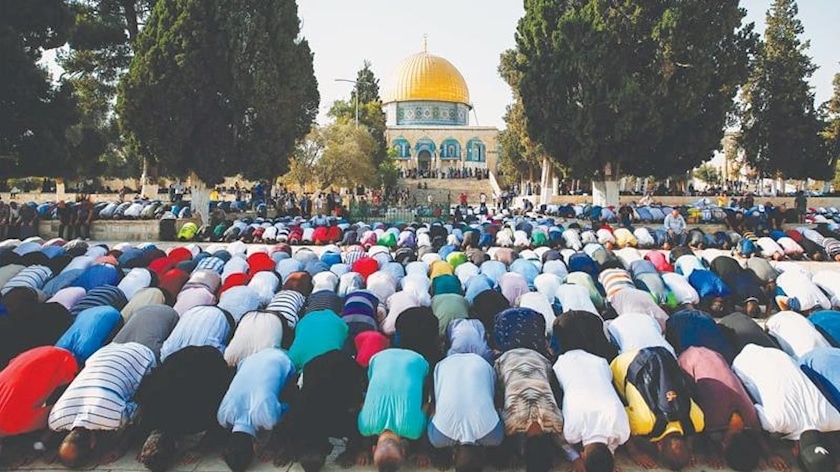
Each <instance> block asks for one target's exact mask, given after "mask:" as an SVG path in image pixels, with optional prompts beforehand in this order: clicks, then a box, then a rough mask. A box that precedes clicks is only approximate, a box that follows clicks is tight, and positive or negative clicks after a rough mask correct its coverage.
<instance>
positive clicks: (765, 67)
mask: <svg viewBox="0 0 840 472" xmlns="http://www.w3.org/2000/svg"><path fill="white" fill-rule="evenodd" d="M798 11H799V10H798V7H797V5H796V1H795V0H775V1H774V2H773V5H772V6H771V8H770V10H769V11H768V12H767V20H766V21H767V29H766V30H765V32H764V39H763V41H762V43H761V44H760V46H759V51H758V54H757V55H756V56H755V58H754V59H753V63H752V67H751V73H750V77H749V79H748V80H747V83H746V84H745V85H744V87H743V110H742V128H743V134H742V137H741V146H742V147H743V148H744V149H745V150H746V153H747V154H746V156H747V162H748V163H749V164H750V165H752V166H753V167H755V168H756V170H758V171H759V173H760V174H761V175H762V176H764V177H776V176H777V175H779V174H781V175H782V176H785V177H789V178H797V179H801V178H806V177H814V178H828V176H829V175H830V171H829V169H828V167H829V166H828V161H827V158H826V153H825V151H824V149H823V148H822V142H821V140H820V137H819V132H820V128H821V124H820V120H819V118H818V115H817V113H816V111H815V109H814V92H813V90H812V88H811V86H810V85H809V83H808V79H809V78H810V77H811V75H812V74H813V73H814V71H815V70H816V69H817V68H816V66H814V64H813V63H812V62H811V58H810V57H808V54H807V51H808V47H809V42H808V41H802V40H801V39H800V37H801V36H802V33H803V32H804V28H803V27H802V22H801V21H799V19H798V18H797V14H798ZM827 174H828V175H827Z"/></svg>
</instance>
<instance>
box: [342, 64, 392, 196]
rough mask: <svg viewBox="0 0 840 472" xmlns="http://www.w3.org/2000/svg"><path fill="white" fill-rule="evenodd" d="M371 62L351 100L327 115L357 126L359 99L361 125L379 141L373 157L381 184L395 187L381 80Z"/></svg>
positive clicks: (358, 79)
mask: <svg viewBox="0 0 840 472" xmlns="http://www.w3.org/2000/svg"><path fill="white" fill-rule="evenodd" d="M372 65H373V64H372V63H371V62H370V61H367V60H366V61H364V62H363V63H362V68H361V69H359V71H358V72H357V73H356V83H355V84H354V86H353V91H352V92H351V93H350V99H349V100H336V101H335V102H333V104H332V106H331V107H330V111H329V112H328V113H327V115H328V116H329V117H330V118H333V119H334V120H335V121H336V122H338V123H345V124H346V123H351V124H352V123H355V121H356V97H357V96H358V98H359V101H358V105H359V125H362V126H365V127H366V128H367V129H368V130H369V131H370V133H371V135H372V136H373V138H374V139H375V140H376V149H375V152H374V155H373V162H374V166H375V167H376V169H377V182H375V183H378V184H380V185H382V184H385V185H394V184H395V183H396V179H394V178H392V177H393V175H394V172H393V169H392V168H393V167H394V165H395V164H394V163H393V162H388V143H387V142H386V141H385V130H386V122H385V112H384V111H383V110H382V98H381V97H380V95H379V79H378V78H377V77H376V75H375V74H374V73H373V70H372V69H371V66H372Z"/></svg>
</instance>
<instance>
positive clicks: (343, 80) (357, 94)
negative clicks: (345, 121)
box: [335, 79, 367, 128]
mask: <svg viewBox="0 0 840 472" xmlns="http://www.w3.org/2000/svg"><path fill="white" fill-rule="evenodd" d="M335 81H336V82H348V83H351V84H353V85H356V128H358V127H359V90H358V85H359V84H364V83H367V82H360V81H358V80H350V79H335Z"/></svg>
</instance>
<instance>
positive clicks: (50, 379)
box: [0, 346, 79, 436]
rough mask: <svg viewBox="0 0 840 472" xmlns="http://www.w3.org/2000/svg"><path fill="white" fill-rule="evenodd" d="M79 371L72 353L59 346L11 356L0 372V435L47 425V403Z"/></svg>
mask: <svg viewBox="0 0 840 472" xmlns="http://www.w3.org/2000/svg"><path fill="white" fill-rule="evenodd" d="M78 371H79V366H78V365H77V364H76V358H75V357H73V354H72V353H71V352H70V351H68V350H66V349H62V348H60V347H54V346H42V347H36V348H34V349H30V350H28V351H26V352H24V353H23V354H20V355H19V356H17V357H15V358H14V359H12V361H11V362H10V363H9V365H8V366H7V367H6V368H5V369H3V371H2V372H0V436H13V435H16V434H23V433H27V432H31V431H37V430H38V429H43V428H45V427H46V426H47V414H48V413H49V410H48V409H46V408H44V402H45V401H46V400H47V398H49V397H50V395H52V394H53V392H55V390H56V389H57V388H58V387H61V386H62V385H67V384H69V383H70V382H71V381H72V380H73V377H75V376H76V373H77V372H78ZM44 410H46V413H45V411H44ZM36 422H43V424H34V423H36Z"/></svg>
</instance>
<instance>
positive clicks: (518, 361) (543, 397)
mask: <svg viewBox="0 0 840 472" xmlns="http://www.w3.org/2000/svg"><path fill="white" fill-rule="evenodd" d="M541 318H542V317H541ZM495 367H496V376H497V378H498V379H499V385H500V386H501V389H502V396H503V398H504V402H503V409H502V420H503V421H504V423H505V436H506V441H507V442H508V445H509V447H511V448H512V450H514V451H517V452H518V454H517V455H518V456H519V457H520V458H524V459H525V470H526V471H527V472H547V471H548V470H550V468H551V465H552V452H553V450H554V448H555V446H560V448H561V449H562V450H563V452H564V453H565V455H566V458H567V459H568V460H569V462H571V463H572V467H573V470H574V471H575V472H583V470H584V464H583V460H582V459H581V458H580V455H579V454H578V453H577V451H575V450H574V448H572V447H571V446H569V444H568V443H566V441H565V439H564V438H563V416H562V413H561V412H560V408H559V406H558V402H557V397H558V396H559V388H560V387H559V385H557V380H556V379H555V378H554V373H553V372H552V370H551V363H550V362H549V361H548V359H546V358H545V357H543V355H541V354H540V353H539V352H537V351H534V350H531V349H525V348H517V349H512V350H510V351H507V352H505V353H504V354H502V355H501V356H500V357H499V358H498V359H497V360H496V366H495Z"/></svg>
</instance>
